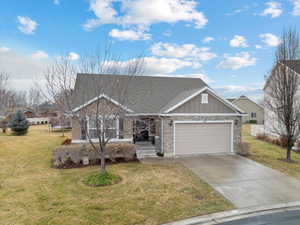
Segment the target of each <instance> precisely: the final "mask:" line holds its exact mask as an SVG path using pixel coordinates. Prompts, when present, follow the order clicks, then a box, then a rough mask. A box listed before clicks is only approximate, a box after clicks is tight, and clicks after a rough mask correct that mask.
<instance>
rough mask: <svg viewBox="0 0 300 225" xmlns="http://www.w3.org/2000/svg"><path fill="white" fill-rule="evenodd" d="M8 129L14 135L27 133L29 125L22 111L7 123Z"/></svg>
mask: <svg viewBox="0 0 300 225" xmlns="http://www.w3.org/2000/svg"><path fill="white" fill-rule="evenodd" d="M9 127H10V129H11V130H12V132H13V134H15V135H24V134H26V133H27V131H28V128H29V123H28V120H26V118H25V115H24V113H23V112H22V111H20V110H19V111H17V113H16V114H15V115H13V118H12V120H11V121H10V123H9Z"/></svg>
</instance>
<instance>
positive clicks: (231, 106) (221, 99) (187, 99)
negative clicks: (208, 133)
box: [164, 87, 244, 113]
mask: <svg viewBox="0 0 300 225" xmlns="http://www.w3.org/2000/svg"><path fill="white" fill-rule="evenodd" d="M204 91H208V92H209V93H210V94H211V95H212V96H213V97H215V98H216V99H218V100H219V101H221V102H222V103H223V104H225V105H227V106H228V107H230V108H231V109H232V110H233V111H235V112H239V113H244V111H243V110H241V109H240V108H238V107H237V106H235V105H233V104H232V103H231V102H229V101H228V100H226V99H224V98H222V97H220V96H218V95H217V94H216V93H215V92H214V91H213V90H212V89H210V88H209V87H204V88H202V89H200V90H198V91H196V92H195V93H194V94H192V95H190V96H189V97H187V98H185V99H184V100H182V101H181V102H179V103H177V104H176V105H174V106H172V107H170V108H169V109H167V110H166V111H165V112H164V113H169V112H171V111H173V110H174V109H177V108H178V107H179V106H182V105H183V104H184V103H186V102H188V101H189V100H191V99H192V98H194V97H196V96H197V95H199V94H201V93H202V92H204Z"/></svg>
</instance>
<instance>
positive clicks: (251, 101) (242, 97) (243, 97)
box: [232, 96, 264, 110]
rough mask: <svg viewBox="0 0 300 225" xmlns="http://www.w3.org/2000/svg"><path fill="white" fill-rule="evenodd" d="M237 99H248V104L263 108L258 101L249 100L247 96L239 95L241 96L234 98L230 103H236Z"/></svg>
mask: <svg viewBox="0 0 300 225" xmlns="http://www.w3.org/2000/svg"><path fill="white" fill-rule="evenodd" d="M239 101H248V102H249V103H250V104H252V105H255V106H256V107H258V108H259V109H262V110H264V107H263V106H262V105H259V104H258V103H256V102H255V101H253V100H251V99H250V98H248V97H247V96H241V97H239V98H237V99H235V100H234V101H233V102H232V103H233V104H237V103H238V102H239Z"/></svg>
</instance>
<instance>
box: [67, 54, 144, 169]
mask: <svg viewBox="0 0 300 225" xmlns="http://www.w3.org/2000/svg"><path fill="white" fill-rule="evenodd" d="M143 68H144V61H143V58H142V57H137V58H136V59H133V60H130V61H126V62H123V61H121V60H120V58H119V57H115V56H113V55H111V53H110V51H109V50H106V51H105V53H104V55H103V56H102V57H101V56H92V57H86V58H84V59H82V61H81V65H80V72H81V73H82V74H81V76H85V75H86V76H90V77H89V79H90V81H89V82H88V84H87V85H88V86H86V87H81V88H85V89H88V90H87V91H86V92H87V94H86V95H84V94H81V95H80V96H74V97H77V98H82V99H81V102H82V103H86V102H88V101H90V100H91V99H90V97H91V96H93V97H94V101H93V102H91V103H90V104H87V105H84V107H81V108H79V109H75V110H74V111H73V113H74V115H73V116H74V117H73V118H76V119H77V121H78V123H79V124H80V126H81V127H82V128H83V129H85V132H84V133H85V135H86V138H87V140H88V141H89V143H90V145H91V146H92V148H93V150H94V151H96V152H97V153H98V155H99V158H100V161H101V168H100V173H106V163H105V158H106V155H107V154H108V153H107V150H106V147H107V144H108V143H109V142H110V141H111V140H112V139H114V138H118V137H120V136H123V135H124V134H123V133H122V131H121V130H120V129H117V126H119V124H120V123H119V121H124V119H125V116H126V114H127V113H129V112H131V110H130V109H128V108H127V107H126V105H128V102H129V98H128V90H129V85H130V83H131V82H132V81H133V79H135V77H136V75H140V74H142V73H143ZM91 74H94V75H92V76H91ZM101 74H102V75H101ZM103 74H107V75H103ZM120 74H121V75H126V76H123V78H121V77H120V76H115V75H120ZM88 93H89V94H88ZM75 94H78V93H75ZM137 98H138V96H137ZM131 104H133V103H132V102H131ZM87 124H88V126H87ZM87 129H89V130H87ZM117 130H118V132H119V133H117Z"/></svg>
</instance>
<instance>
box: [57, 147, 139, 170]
mask: <svg viewBox="0 0 300 225" xmlns="http://www.w3.org/2000/svg"><path fill="white" fill-rule="evenodd" d="M86 157H87V158H88V161H89V162H88V163H89V164H92V165H93V164H99V163H100V157H99V155H98V153H97V152H96V151H94V149H93V148H92V146H91V145H90V144H70V145H61V146H59V147H57V148H56V149H55V150H54V152H53V166H54V167H56V168H73V167H81V166H84V162H83V161H84V158H86ZM105 158H106V159H107V160H109V161H110V162H117V161H118V160H125V161H133V160H136V149H135V145H134V144H131V143H111V144H108V145H107V146H106V155H105Z"/></svg>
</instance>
